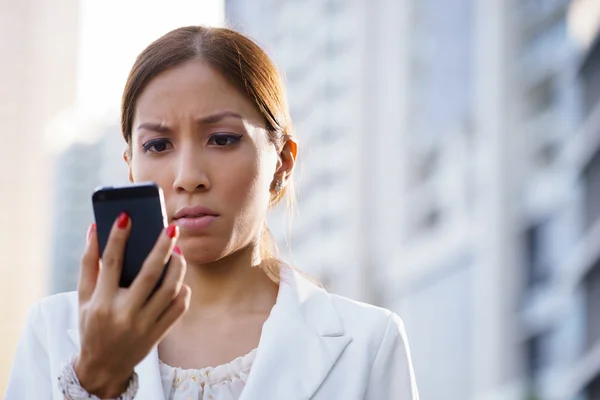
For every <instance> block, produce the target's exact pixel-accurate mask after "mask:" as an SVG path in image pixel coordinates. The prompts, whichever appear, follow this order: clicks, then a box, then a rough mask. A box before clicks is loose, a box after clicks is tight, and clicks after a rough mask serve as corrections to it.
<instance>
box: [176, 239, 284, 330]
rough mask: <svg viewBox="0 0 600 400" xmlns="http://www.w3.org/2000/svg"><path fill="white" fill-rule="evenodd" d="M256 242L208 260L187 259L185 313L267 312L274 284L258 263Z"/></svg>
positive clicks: (270, 306) (206, 314)
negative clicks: (189, 291) (188, 297)
mask: <svg viewBox="0 0 600 400" xmlns="http://www.w3.org/2000/svg"><path fill="white" fill-rule="evenodd" d="M257 252H258V249H257V248H256V246H249V247H248V248H244V249H241V250H240V251H238V252H236V253H234V254H231V255H229V256H227V257H225V258H223V259H221V260H219V261H216V262H213V263H209V264H190V263H188V266H187V272H186V276H185V283H186V284H187V285H189V286H190V288H191V289H192V299H191V302H190V308H189V310H188V313H187V315H189V318H195V317H198V316H202V315H204V316H209V317H210V316H218V315H223V314H224V313H227V314H232V313H256V312H260V313H262V312H269V311H270V309H271V308H272V307H273V304H275V300H276V298H277V292H278V287H277V284H276V283H275V282H274V281H273V280H272V279H270V278H269V276H268V275H267V274H266V272H265V271H264V270H263V268H262V267H261V262H260V257H257V254H258V253H257Z"/></svg>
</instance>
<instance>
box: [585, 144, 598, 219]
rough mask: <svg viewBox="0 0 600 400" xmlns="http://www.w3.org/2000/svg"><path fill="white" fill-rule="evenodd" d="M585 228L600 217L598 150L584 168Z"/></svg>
mask: <svg viewBox="0 0 600 400" xmlns="http://www.w3.org/2000/svg"><path fill="white" fill-rule="evenodd" d="M583 181H584V188H585V189H584V204H585V206H584V210H585V227H584V228H585V230H586V231H587V230H589V228H590V227H592V226H593V225H594V223H595V222H596V221H597V220H598V217H600V151H597V152H596V153H595V154H594V156H593V157H592V159H591V160H590V161H589V163H588V165H587V166H586V167H585V168H584V170H583Z"/></svg>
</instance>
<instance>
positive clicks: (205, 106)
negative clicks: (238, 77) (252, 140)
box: [135, 60, 264, 126]
mask: <svg viewBox="0 0 600 400" xmlns="http://www.w3.org/2000/svg"><path fill="white" fill-rule="evenodd" d="M223 110H231V111H235V112H237V113H239V114H241V115H242V116H243V117H244V119H246V120H247V121H248V122H251V123H253V124H256V125H259V126H263V125H264V120H263V118H262V115H261V114H260V113H259V112H258V110H257V109H256V107H255V106H254V104H253V103H252V102H251V101H250V100H249V99H248V98H247V97H246V96H245V95H244V94H242V93H240V91H239V90H237V89H236V88H235V87H234V86H233V85H232V84H230V83H229V82H228V81H227V79H226V78H225V77H224V76H223V75H222V74H221V73H219V72H218V71H217V70H215V69H214V68H212V67H211V66H209V65H208V64H207V63H206V62H204V61H202V60H193V61H188V62H186V63H184V64H181V65H179V66H177V67H174V68H171V69H168V70H166V71H164V72H162V73H160V74H159V75H158V76H156V77H154V78H153V79H152V80H151V81H150V82H149V83H148V85H147V86H146V87H145V88H144V90H143V91H142V93H141V95H140V97H139V98H138V100H137V104H136V108H135V120H137V121H139V120H146V119H153V120H156V119H160V120H166V121H170V120H177V119H178V118H185V117H191V118H198V117H202V116H205V115H210V114H213V113H215V112H219V111H223ZM173 122H175V121H173Z"/></svg>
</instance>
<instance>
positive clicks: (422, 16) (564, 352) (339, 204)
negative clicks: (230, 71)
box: [226, 0, 600, 400]
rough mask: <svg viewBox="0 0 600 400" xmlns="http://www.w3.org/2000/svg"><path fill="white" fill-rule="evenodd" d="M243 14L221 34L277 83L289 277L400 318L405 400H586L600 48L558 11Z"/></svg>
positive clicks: (599, 333) (289, 9) (590, 391)
mask: <svg viewBox="0 0 600 400" xmlns="http://www.w3.org/2000/svg"><path fill="white" fill-rule="evenodd" d="M260 3H261V6H258V5H257V4H254V3H253V4H252V6H250V5H249V4H248V2H244V1H240V0H228V1H227V2H226V5H227V20H228V22H229V24H230V26H233V27H234V28H237V29H239V30H241V31H243V32H246V33H248V34H250V36H252V37H254V38H255V39H256V40H257V41H258V42H259V43H260V44H261V45H262V46H263V47H264V48H266V49H267V51H268V52H269V53H270V54H271V55H272V56H273V58H274V59H275V61H276V62H277V63H278V65H279V66H280V68H281V69H282V71H283V72H284V75H285V77H286V81H287V85H288V91H289V96H290V98H291V100H292V102H291V109H292V117H293V118H294V120H295V123H296V126H297V129H298V132H299V139H300V141H301V143H302V144H303V147H302V149H303V150H304V153H305V156H304V158H303V159H302V160H301V163H300V170H299V172H300V178H301V179H300V197H299V203H300V204H299V208H300V214H299V216H298V218H297V219H296V220H295V221H294V226H293V230H292V235H291V238H292V242H291V243H292V249H293V256H290V257H291V259H292V261H293V262H295V263H296V264H297V265H298V266H300V267H301V268H304V269H306V270H307V271H309V272H311V273H313V274H315V275H316V276H317V277H318V278H320V279H322V280H324V281H325V282H326V283H329V284H330V287H331V289H332V290H333V291H336V292H339V293H342V294H346V295H349V296H350V297H354V298H357V299H363V300H367V301H370V302H375V303H378V304H382V305H385V306H386V307H389V308H392V309H394V310H396V311H398V312H399V313H400V314H401V315H402V317H403V318H404V321H405V323H406V326H407V330H408V333H409V337H410V339H411V345H412V350H413V356H414V363H415V369H416V374H417V378H418V381H419V385H420V390H421V394H422V397H423V398H435V399H437V398H444V399H461V400H462V399H524V398H532V399H577V398H587V399H590V400H593V399H595V398H600V397H598V396H600V394H596V392H595V391H598V390H600V389H598V388H599V387H600V383H598V382H600V380H598V379H596V378H595V377H596V376H598V374H599V373H598V372H597V371H600V359H599V358H598V356H600V350H598V349H596V345H597V344H598V343H596V340H595V339H596V338H597V337H600V329H598V326H600V322H599V323H597V321H596V319H597V317H596V316H595V314H597V313H598V312H597V311H598V310H597V309H596V308H595V307H594V305H595V304H596V303H598V301H600V296H599V295H598V294H597V293H596V291H597V290H596V289H597V288H598V287H600V284H598V283H597V282H596V280H598V282H600V279H596V278H597V277H598V276H600V272H597V271H596V269H598V270H599V271H600V267H599V265H600V261H596V259H599V260H600V250H598V248H600V243H598V244H596V243H597V242H598V240H599V239H598V238H596V236H597V235H596V231H597V230H598V229H600V228H598V229H596V227H595V225H594V221H595V219H596V216H600V211H598V212H597V213H596V211H597V210H596V209H598V210H600V208H598V206H597V204H596V203H598V200H599V199H597V198H596V196H595V195H596V194H597V193H600V192H598V191H597V188H595V186H597V185H596V183H595V181H594V179H596V175H597V174H596V173H595V172H596V171H595V169H594V168H596V167H597V166H596V165H595V164H594V163H597V164H598V165H599V167H598V168H600V155H598V154H600V153H598V152H597V150H596V149H597V148H598V146H597V145H596V143H597V142H599V141H598V140H596V139H595V137H596V136H598V135H597V132H595V127H596V126H598V120H597V118H596V114H597V113H595V111H594V110H595V107H596V105H597V102H598V99H599V98H600V96H598V94H597V93H596V91H597V90H600V85H597V83H598V82H600V80H598V79H596V78H597V76H596V75H597V73H596V70H597V69H598V67H599V66H597V65H596V63H597V62H600V56H598V54H600V50H596V52H595V51H594V47H592V48H591V49H590V50H588V51H586V52H584V54H587V55H583V56H582V54H581V51H580V50H581V49H580V48H578V47H577V46H576V43H574V41H573V39H572V35H571V32H570V29H569V27H570V25H577V26H581V25H583V22H581V21H573V20H572V19H573V18H571V16H570V12H569V9H570V6H571V1H569V0H548V1H536V0H526V1H504V0H490V1H486V2H475V1H473V0H451V1H444V2H438V1H432V0H402V1H395V2H391V1H387V2H376V3H373V2H367V1H366V0H355V1H336V0H329V1H325V2H316V1H308V2H296V1H277V2H275V1H270V0H261V1H260ZM574 3H579V4H578V5H579V6H580V7H583V5H582V4H583V3H587V4H588V5H589V6H590V7H591V6H593V3H597V2H595V1H594V0H589V1H588V0H579V1H576V2H574ZM579 15H580V16H585V17H586V18H587V20H586V21H587V22H586V23H585V26H586V27H597V26H598V24H597V23H596V22H594V21H590V16H592V15H598V13H596V12H592V11H591V10H588V11H587V12H586V11H583V12H580V13H579ZM590 29H591V28H590ZM590 29H588V31H590ZM588 36H589V32H588ZM596 43H597V42H596ZM588 45H589V43H588ZM596 45H597V44H596ZM596 57H597V58H598V60H596ZM582 63H583V67H579V65H580V64H582ZM579 68H581V72H580V73H579V75H580V78H581V80H583V83H582V85H581V86H582V87H585V88H586V89H585V91H584V94H585V96H584V101H583V103H584V107H583V108H584V109H585V110H586V111H585V114H586V115H585V116H584V117H585V120H586V122H585V123H584V126H583V127H582V128H580V127H579V121H580V119H581V111H580V110H581V106H582V104H581V103H582V102H581V101H580V98H579V86H578V85H577V80H578V69H579ZM599 76H600V75H599ZM597 96H598V97H597ZM574 132H576V134H574ZM306 154H307V155H306ZM599 176H600V175H599ZM596 214H597V215H596ZM280 217H281V215H280V214H275V215H274V218H273V219H274V221H278V220H279V219H280ZM326 221H329V222H326ZM284 229H285V228H284V227H281V228H280V229H279V230H277V231H276V234H277V235H278V237H279V238H280V240H281V241H283V237H284V236H285V235H284V234H285V231H284ZM599 293H600V292H599ZM586 396H587V397H586Z"/></svg>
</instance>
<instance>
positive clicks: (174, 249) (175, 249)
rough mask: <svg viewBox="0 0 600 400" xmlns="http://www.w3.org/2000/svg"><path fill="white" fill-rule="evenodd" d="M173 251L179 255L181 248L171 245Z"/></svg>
mask: <svg viewBox="0 0 600 400" xmlns="http://www.w3.org/2000/svg"><path fill="white" fill-rule="evenodd" d="M173 251H174V252H175V253H177V254H179V255H181V249H180V248H179V246H177V245H175V247H173Z"/></svg>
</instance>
